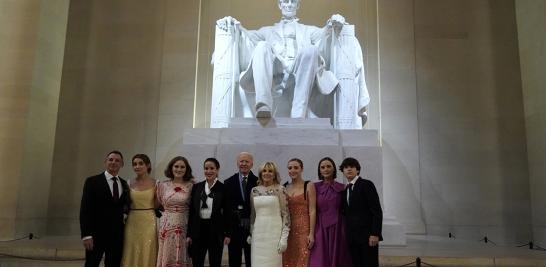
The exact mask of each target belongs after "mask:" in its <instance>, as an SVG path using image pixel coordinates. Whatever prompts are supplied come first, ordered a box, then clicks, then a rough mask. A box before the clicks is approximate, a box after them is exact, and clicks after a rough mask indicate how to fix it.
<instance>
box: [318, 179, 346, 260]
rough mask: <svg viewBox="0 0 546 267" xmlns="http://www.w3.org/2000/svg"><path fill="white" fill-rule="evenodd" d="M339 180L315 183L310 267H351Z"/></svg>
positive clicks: (342, 186) (342, 187)
mask: <svg viewBox="0 0 546 267" xmlns="http://www.w3.org/2000/svg"><path fill="white" fill-rule="evenodd" d="M344 188H345V186H344V185H343V184H342V183H338V182H335V181H333V182H331V183H326V182H324V181H320V182H317V183H315V190H316V192H317V223H316V225H315V245H314V246H313V248H312V249H311V257H310V260H309V266H311V267H350V266H352V264H351V257H350V256H349V253H348V248H347V240H346V239H345V230H344V223H343V216H342V215H341V210H340V209H341V205H342V201H343V194H342V192H343V190H344Z"/></svg>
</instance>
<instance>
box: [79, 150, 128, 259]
mask: <svg viewBox="0 0 546 267" xmlns="http://www.w3.org/2000/svg"><path fill="white" fill-rule="evenodd" d="M104 163H105V165H106V171H104V172H103V173H100V174H98V175H95V176H91V177H89V178H87V179H86V180H85V184H84V186H83V195H82V201H81V206H80V230H81V237H82V240H83V246H84V247H85V266H86V267H91V266H93V267H94V266H99V264H100V261H101V259H102V255H103V254H104V255H105V257H104V265H105V266H106V267H110V266H112V267H114V266H115V267H119V266H120V264H121V254H122V252H123V228H124V213H126V211H127V210H128V202H129V186H128V185H127V182H125V180H123V179H122V178H121V177H119V176H118V173H119V170H120V169H121V167H123V155H122V154H121V152H119V151H116V150H114V151H112V152H110V153H108V154H107V155H106V159H105V161H104Z"/></svg>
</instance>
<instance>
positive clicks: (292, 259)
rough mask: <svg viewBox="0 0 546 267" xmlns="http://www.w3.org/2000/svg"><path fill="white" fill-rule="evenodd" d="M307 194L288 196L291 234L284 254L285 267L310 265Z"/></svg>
mask: <svg viewBox="0 0 546 267" xmlns="http://www.w3.org/2000/svg"><path fill="white" fill-rule="evenodd" d="M304 196H305V194H304V193H302V194H299V195H295V196H288V210H289V211H290V234H289V235H288V247H287V248H286V251H285V252H284V253H283V255H282V265H283V266H284V267H307V266H309V249H308V248H307V237H308V236H309V228H310V227H311V226H310V222H309V201H308V200H307V199H306V198H305V197H304Z"/></svg>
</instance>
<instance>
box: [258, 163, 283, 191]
mask: <svg viewBox="0 0 546 267" xmlns="http://www.w3.org/2000/svg"><path fill="white" fill-rule="evenodd" d="M265 169H270V170H272V171H273V174H274V175H275V177H274V178H273V183H274V184H280V183H281V181H280V180H279V171H278V170H279V169H278V168H277V164H275V162H273V161H266V162H264V163H262V165H260V168H259V171H258V185H262V184H263V177H262V173H263V171H264V170H265Z"/></svg>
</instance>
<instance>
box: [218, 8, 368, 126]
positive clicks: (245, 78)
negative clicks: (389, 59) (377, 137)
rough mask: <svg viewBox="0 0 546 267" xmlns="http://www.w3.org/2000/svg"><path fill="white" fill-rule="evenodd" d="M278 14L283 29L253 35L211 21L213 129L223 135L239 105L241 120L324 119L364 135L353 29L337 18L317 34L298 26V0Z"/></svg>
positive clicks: (363, 94)
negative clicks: (214, 28) (213, 28)
mask: <svg viewBox="0 0 546 267" xmlns="http://www.w3.org/2000/svg"><path fill="white" fill-rule="evenodd" d="M278 6H279V9H280V10H281V13H282V18H281V21H280V22H278V23H275V25H273V26H265V27H262V28H260V29H258V30H247V29H245V28H244V27H243V26H242V25H241V23H239V21H237V20H236V19H235V18H232V17H224V18H222V19H220V20H218V21H217V33H216V40H215V52H214V55H213V64H214V78H213V79H214V80H213V95H212V110H211V127H228V123H229V119H230V118H231V117H234V116H236V115H235V113H241V112H236V111H235V108H236V107H234V105H242V106H243V108H242V109H243V111H242V113H243V117H250V116H255V117H257V118H270V117H274V116H283V115H285V116H287V117H291V118H308V117H311V118H313V117H327V118H331V119H332V123H333V125H334V127H335V128H342V129H354V128H362V125H363V122H364V123H365V119H366V116H367V114H366V106H367V105H368V103H369V95H368V91H367V88H366V83H365V79H364V74H365V73H364V65H363V60H362V51H361V48H360V44H359V43H358V41H357V40H356V38H355V37H354V27H353V26H352V25H347V24H346V23H345V18H344V17H343V16H341V15H338V14H336V15H333V16H332V17H331V18H330V19H329V20H328V22H327V23H326V26H324V27H323V28H318V27H315V26H309V25H304V24H301V23H299V21H298V18H297V17H296V12H297V10H298V8H299V6H300V2H299V1H298V0H279V1H278ZM343 40H344V41H343ZM240 70H243V71H242V72H241V71H240ZM252 94H254V96H253V97H247V96H252ZM235 95H239V98H238V99H236V97H235ZM249 98H254V99H249ZM346 98H351V99H349V101H347V99H346ZM275 99H276V100H275ZM276 102H279V103H276ZM283 112H284V114H283Z"/></svg>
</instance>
